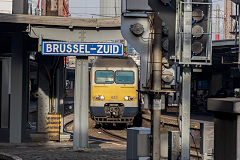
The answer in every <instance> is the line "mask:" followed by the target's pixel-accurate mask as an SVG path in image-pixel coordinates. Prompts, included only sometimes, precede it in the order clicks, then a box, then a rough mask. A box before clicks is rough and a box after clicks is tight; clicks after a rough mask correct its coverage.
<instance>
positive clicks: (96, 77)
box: [90, 57, 140, 125]
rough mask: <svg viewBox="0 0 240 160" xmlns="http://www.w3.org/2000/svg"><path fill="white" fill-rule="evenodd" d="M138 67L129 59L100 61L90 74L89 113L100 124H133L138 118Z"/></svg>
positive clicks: (94, 65)
mask: <svg viewBox="0 0 240 160" xmlns="http://www.w3.org/2000/svg"><path fill="white" fill-rule="evenodd" d="M138 80H139V77H138V67H137V65H136V63H135V62H134V61H133V60H132V58H130V57H120V58H119V57H99V58H98V59H97V60H96V61H95V62H94V64H93V66H92V68H91V72H90V86H91V91H90V93H91V94H90V112H91V117H92V118H93V119H94V120H95V121H96V122H97V124H106V123H113V124H116V123H125V124H127V125H131V124H133V121H134V118H135V117H136V116H137V115H138V113H139V111H140V108H139V104H138V103H139V96H138V92H137V90H138Z"/></svg>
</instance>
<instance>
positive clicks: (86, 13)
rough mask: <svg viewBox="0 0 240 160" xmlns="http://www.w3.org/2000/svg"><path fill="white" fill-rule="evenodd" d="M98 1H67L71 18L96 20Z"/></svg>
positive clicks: (98, 12)
mask: <svg viewBox="0 0 240 160" xmlns="http://www.w3.org/2000/svg"><path fill="white" fill-rule="evenodd" d="M99 7H100V0H69V11H70V13H71V16H72V17H85V18H98V17H99V14H100V8H99Z"/></svg>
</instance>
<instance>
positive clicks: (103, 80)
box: [95, 71, 114, 84]
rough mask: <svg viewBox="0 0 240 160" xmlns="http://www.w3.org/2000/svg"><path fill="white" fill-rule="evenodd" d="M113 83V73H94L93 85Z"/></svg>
mask: <svg viewBox="0 0 240 160" xmlns="http://www.w3.org/2000/svg"><path fill="white" fill-rule="evenodd" d="M113 82H114V72H113V71H96V72H95V83H98V84H111V83H113Z"/></svg>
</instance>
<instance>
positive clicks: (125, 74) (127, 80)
mask: <svg viewBox="0 0 240 160" xmlns="http://www.w3.org/2000/svg"><path fill="white" fill-rule="evenodd" d="M115 78H116V79H115V81H116V83H117V84H133V83H134V72H133V71H116V77H115Z"/></svg>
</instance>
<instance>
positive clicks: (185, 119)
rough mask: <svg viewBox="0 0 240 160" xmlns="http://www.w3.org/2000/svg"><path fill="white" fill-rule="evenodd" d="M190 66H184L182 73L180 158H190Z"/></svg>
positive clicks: (182, 159) (186, 159) (184, 159)
mask: <svg viewBox="0 0 240 160" xmlns="http://www.w3.org/2000/svg"><path fill="white" fill-rule="evenodd" d="M190 93H191V68H190V67H184V68H183V73H182V103H181V104H180V108H179V109H180V120H181V160H189V159H190V136H189V134H190V98H191V94H190Z"/></svg>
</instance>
